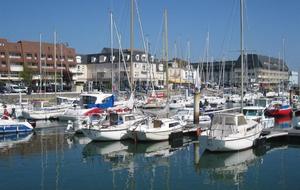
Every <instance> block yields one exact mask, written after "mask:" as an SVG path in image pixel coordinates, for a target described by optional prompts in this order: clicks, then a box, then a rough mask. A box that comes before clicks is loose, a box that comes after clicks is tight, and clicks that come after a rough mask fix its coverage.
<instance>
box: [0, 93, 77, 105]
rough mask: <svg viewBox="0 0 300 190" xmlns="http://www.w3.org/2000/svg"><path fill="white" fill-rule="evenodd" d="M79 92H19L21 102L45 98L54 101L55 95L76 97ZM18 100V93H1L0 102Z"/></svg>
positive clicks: (15, 102) (15, 101)
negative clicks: (29, 93)
mask: <svg viewBox="0 0 300 190" xmlns="http://www.w3.org/2000/svg"><path fill="white" fill-rule="evenodd" d="M79 94H80V93H78V92H59V93H56V94H55V93H54V92H53V93H43V94H38V93H32V94H31V95H27V94H26V93H21V98H22V101H23V102H26V101H29V102H30V101H34V100H46V101H49V102H56V97H57V96H64V97H74V98H75V97H78V96H79ZM19 100H20V94H19V93H10V94H1V95H0V102H1V103H5V104H18V103H19Z"/></svg>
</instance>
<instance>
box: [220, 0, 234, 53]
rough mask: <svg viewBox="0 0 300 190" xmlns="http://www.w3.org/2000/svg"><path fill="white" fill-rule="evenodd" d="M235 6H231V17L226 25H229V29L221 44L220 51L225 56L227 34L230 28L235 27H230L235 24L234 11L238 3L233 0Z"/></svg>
mask: <svg viewBox="0 0 300 190" xmlns="http://www.w3.org/2000/svg"><path fill="white" fill-rule="evenodd" d="M233 3H234V4H233V6H232V8H231V11H230V15H229V19H228V20H227V24H226V26H229V27H228V28H227V30H226V31H225V35H224V38H223V41H222V45H221V52H220V54H221V56H223V55H224V49H225V48H224V46H225V41H226V36H227V35H228V33H229V29H230V28H233V27H230V26H232V25H233V24H232V23H233V18H234V13H235V10H236V8H235V7H236V4H237V1H233ZM231 32H232V29H231Z"/></svg>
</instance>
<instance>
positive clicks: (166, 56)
mask: <svg viewBox="0 0 300 190" xmlns="http://www.w3.org/2000/svg"><path fill="white" fill-rule="evenodd" d="M164 17H165V40H164V42H165V48H166V49H165V60H166V85H167V104H168V103H169V96H170V94H169V93H170V92H169V66H168V59H169V58H168V12H167V10H166V9H165V12H164Z"/></svg>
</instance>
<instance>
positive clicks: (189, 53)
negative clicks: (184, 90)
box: [180, 41, 199, 90]
mask: <svg viewBox="0 0 300 190" xmlns="http://www.w3.org/2000/svg"><path fill="white" fill-rule="evenodd" d="M187 46H188V56H187V57H188V77H187V82H188V83H189V86H188V88H189V90H190V88H191V84H190V78H191V43H190V41H188V42H187ZM198 72H199V69H198ZM180 76H181V71H180Z"/></svg>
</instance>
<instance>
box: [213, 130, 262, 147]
mask: <svg viewBox="0 0 300 190" xmlns="http://www.w3.org/2000/svg"><path fill="white" fill-rule="evenodd" d="M259 135H260V131H259V132H257V133H254V134H251V135H249V136H246V137H243V136H241V135H239V136H233V137H225V138H223V139H217V138H211V137H208V140H207V149H208V150H209V151H220V152H226V151H238V150H244V149H248V148H251V147H252V146H253V145H254V142H255V140H256V139H257V138H258V137H259Z"/></svg>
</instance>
